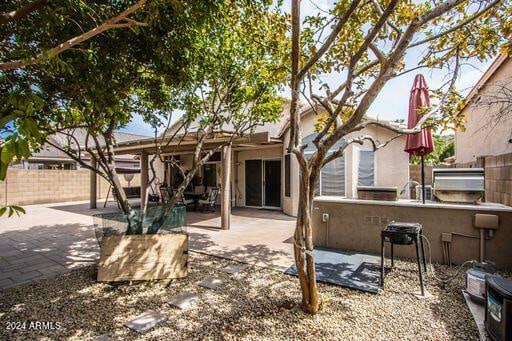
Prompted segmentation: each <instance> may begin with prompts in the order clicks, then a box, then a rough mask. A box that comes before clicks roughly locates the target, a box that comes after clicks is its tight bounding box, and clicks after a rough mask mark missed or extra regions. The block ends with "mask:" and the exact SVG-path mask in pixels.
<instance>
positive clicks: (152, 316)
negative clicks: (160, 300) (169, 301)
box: [124, 310, 167, 334]
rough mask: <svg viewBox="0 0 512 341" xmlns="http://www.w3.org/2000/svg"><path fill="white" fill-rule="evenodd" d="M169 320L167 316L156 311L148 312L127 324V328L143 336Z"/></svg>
mask: <svg viewBox="0 0 512 341" xmlns="http://www.w3.org/2000/svg"><path fill="white" fill-rule="evenodd" d="M165 320H167V316H165V315H164V314H162V313H159V312H157V311H154V310H148V311H145V312H143V313H142V314H140V315H139V316H137V317H135V318H134V319H133V320H130V321H128V322H125V324H124V325H125V326H126V327H128V328H130V329H132V330H134V331H136V332H137V333H140V334H143V333H145V332H147V331H148V330H150V329H151V328H153V327H156V326H157V325H159V324H161V323H163V322H164V321H165Z"/></svg>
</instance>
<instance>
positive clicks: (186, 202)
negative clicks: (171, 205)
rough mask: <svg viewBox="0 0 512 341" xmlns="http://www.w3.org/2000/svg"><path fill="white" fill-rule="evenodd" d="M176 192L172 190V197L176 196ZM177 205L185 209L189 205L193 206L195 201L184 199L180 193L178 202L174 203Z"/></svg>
mask: <svg viewBox="0 0 512 341" xmlns="http://www.w3.org/2000/svg"><path fill="white" fill-rule="evenodd" d="M177 191H178V190H177V189H173V190H172V195H173V196H174V195H176V192H177ZM176 203H177V204H180V205H185V206H186V207H188V206H189V205H191V204H194V205H195V200H194V199H186V198H185V195H184V194H183V193H181V195H180V197H179V199H178V201H177V202H176Z"/></svg>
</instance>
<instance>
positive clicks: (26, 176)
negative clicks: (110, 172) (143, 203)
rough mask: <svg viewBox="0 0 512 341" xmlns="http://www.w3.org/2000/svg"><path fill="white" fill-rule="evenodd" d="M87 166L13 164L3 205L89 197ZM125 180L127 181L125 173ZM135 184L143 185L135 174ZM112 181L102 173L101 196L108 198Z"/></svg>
mask: <svg viewBox="0 0 512 341" xmlns="http://www.w3.org/2000/svg"><path fill="white" fill-rule="evenodd" d="M89 176H90V172H89V171H87V170H83V169H82V170H35V169H15V168H9V169H8V171H7V177H6V180H5V181H0V205H31V204H43V203H51V202H65V201H78V200H87V199H89ZM120 178H121V183H122V184H123V185H124V186H126V185H127V182H126V181H125V179H124V177H123V176H122V175H121V176H120ZM130 185H131V186H138V185H140V175H139V174H135V176H134V178H133V180H132V181H131V182H130ZM108 189H109V184H108V182H107V181H106V180H105V179H103V178H102V177H98V188H97V193H98V198H100V199H101V198H105V197H106V195H107V192H108Z"/></svg>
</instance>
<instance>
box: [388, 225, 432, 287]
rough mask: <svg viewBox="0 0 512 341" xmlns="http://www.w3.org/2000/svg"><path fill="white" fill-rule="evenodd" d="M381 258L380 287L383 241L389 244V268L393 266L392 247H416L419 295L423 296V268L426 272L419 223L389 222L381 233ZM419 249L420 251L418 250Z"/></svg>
mask: <svg viewBox="0 0 512 341" xmlns="http://www.w3.org/2000/svg"><path fill="white" fill-rule="evenodd" d="M380 237H381V258H380V286H381V287H382V286H384V251H385V244H384V242H385V241H388V242H389V243H391V267H393V266H394V255H393V247H394V245H395V244H397V245H411V244H412V243H414V245H415V246H416V260H417V262H418V272H419V278H420V287H421V295H422V296H424V295H425V286H424V284H423V269H422V267H421V263H423V268H424V269H425V272H427V261H426V259H425V249H424V247H423V232H422V226H421V224H419V223H404V222H398V221H392V222H390V223H389V224H388V225H387V226H386V228H385V229H384V230H382V231H381V234H380ZM420 248H421V250H420Z"/></svg>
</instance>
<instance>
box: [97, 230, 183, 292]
mask: <svg viewBox="0 0 512 341" xmlns="http://www.w3.org/2000/svg"><path fill="white" fill-rule="evenodd" d="M187 274H188V234H186V233H170V234H151V235H135V236H105V237H103V239H102V241H101V247H100V261H99V264H98V281H100V282H114V281H137V280H153V279H170V278H183V277H186V276H187Z"/></svg>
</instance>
